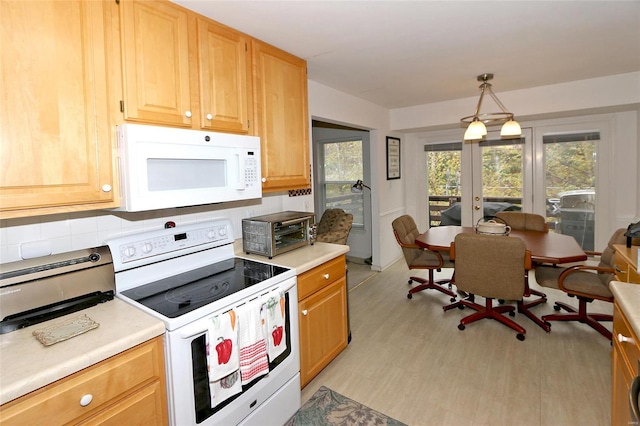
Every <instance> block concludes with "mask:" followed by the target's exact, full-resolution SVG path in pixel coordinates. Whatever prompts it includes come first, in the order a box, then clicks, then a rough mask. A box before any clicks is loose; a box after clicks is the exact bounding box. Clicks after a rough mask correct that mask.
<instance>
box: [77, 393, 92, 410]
mask: <svg viewBox="0 0 640 426" xmlns="http://www.w3.org/2000/svg"><path fill="white" fill-rule="evenodd" d="M91 401H93V395H91V394H90V393H88V394H86V395H82V398H80V405H82V406H83V407H86V406H87V405H89V404H91Z"/></svg>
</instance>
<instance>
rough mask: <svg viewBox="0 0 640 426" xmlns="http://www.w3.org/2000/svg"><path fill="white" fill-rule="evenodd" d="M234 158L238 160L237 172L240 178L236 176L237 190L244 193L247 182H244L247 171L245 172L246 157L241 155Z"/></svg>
mask: <svg viewBox="0 0 640 426" xmlns="http://www.w3.org/2000/svg"><path fill="white" fill-rule="evenodd" d="M234 157H235V159H236V170H237V171H238V176H236V189H237V190H238V191H244V189H245V182H244V176H245V170H244V166H245V164H244V161H243V160H244V156H241V155H240V154H234Z"/></svg>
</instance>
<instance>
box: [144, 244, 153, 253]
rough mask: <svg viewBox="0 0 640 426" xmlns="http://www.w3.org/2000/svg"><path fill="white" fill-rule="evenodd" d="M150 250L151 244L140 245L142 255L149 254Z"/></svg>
mask: <svg viewBox="0 0 640 426" xmlns="http://www.w3.org/2000/svg"><path fill="white" fill-rule="evenodd" d="M151 250H153V245H151V243H144V244H143V245H142V252H143V253H144V254H148V253H151Z"/></svg>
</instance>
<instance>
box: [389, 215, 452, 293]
mask: <svg viewBox="0 0 640 426" xmlns="http://www.w3.org/2000/svg"><path fill="white" fill-rule="evenodd" d="M391 226H392V228H393V235H394V236H395V238H396V241H397V242H398V244H399V245H400V247H402V254H403V255H404V260H405V261H406V263H407V266H408V267H409V269H410V270H412V269H426V270H428V271H429V279H428V280H425V279H424V278H420V277H414V276H412V277H409V285H411V284H412V283H413V282H414V281H415V282H417V283H420V285H418V286H416V287H413V288H411V289H410V290H409V292H408V293H407V298H409V299H411V298H412V297H413V294H414V293H417V292H419V291H423V290H427V289H433V290H437V291H440V292H442V293H444V294H446V295H448V296H451V301H452V302H453V301H454V300H455V299H456V294H455V293H454V292H453V291H452V290H451V288H452V284H453V281H452V279H444V280H435V279H434V271H440V270H441V269H442V268H446V267H453V264H452V263H451V261H450V260H449V255H446V256H443V254H442V253H439V252H436V251H431V250H428V249H426V248H422V247H419V246H418V245H417V244H416V242H415V241H416V238H417V237H418V236H419V235H420V231H418V227H417V226H416V222H415V221H414V220H413V217H411V216H410V215H403V216H400V217H398V218H396V219H394V220H393V222H392V223H391ZM445 284H446V285H448V288H447V287H446V286H445Z"/></svg>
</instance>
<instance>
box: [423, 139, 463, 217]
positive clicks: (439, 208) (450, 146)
mask: <svg viewBox="0 0 640 426" xmlns="http://www.w3.org/2000/svg"><path fill="white" fill-rule="evenodd" d="M425 151H426V161H427V181H428V191H429V200H428V205H429V213H428V218H427V219H428V220H427V223H428V224H429V227H431V226H440V225H443V226H445V225H460V214H461V210H460V205H459V203H460V197H461V195H462V185H461V182H460V177H461V174H462V169H461V167H462V163H461V158H462V143H460V142H457V143H447V144H434V145H426V146H425Z"/></svg>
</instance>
